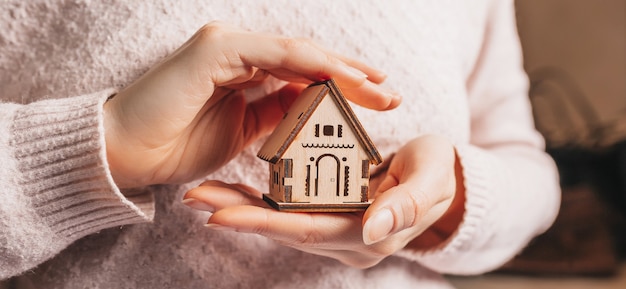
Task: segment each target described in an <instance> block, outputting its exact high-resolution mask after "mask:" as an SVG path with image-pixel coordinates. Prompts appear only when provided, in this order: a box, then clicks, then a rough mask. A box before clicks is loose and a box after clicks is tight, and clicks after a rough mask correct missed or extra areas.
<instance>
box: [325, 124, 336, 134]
mask: <svg viewBox="0 0 626 289" xmlns="http://www.w3.org/2000/svg"><path fill="white" fill-rule="evenodd" d="M334 133H335V127H333V126H332V125H325V126H324V135H326V136H332V135H333V134H334Z"/></svg>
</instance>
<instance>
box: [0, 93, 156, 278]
mask: <svg viewBox="0 0 626 289" xmlns="http://www.w3.org/2000/svg"><path fill="white" fill-rule="evenodd" d="M112 93H113V91H112V90H107V91H101V92H98V93H94V94H91V95H86V96H80V97H73V98H65V99H50V100H43V101H39V102H34V103H31V104H27V105H18V104H11V103H0V112H1V113H0V197H1V198H2V201H1V202H0V240H1V241H0V246H1V247H0V280H1V279H5V278H8V277H11V276H14V275H17V274H20V273H22V272H24V271H26V270H28V269H31V268H33V267H35V266H37V265H38V264H39V263H41V262H43V261H45V260H47V259H49V258H51V257H53V256H54V255H56V254H57V253H58V252H59V251H61V250H62V249H64V248H65V247H66V246H68V245H69V244H70V243H72V242H73V241H75V240H77V239H79V238H81V237H83V236H85V235H88V234H92V233H95V232H97V231H99V230H102V229H105V228H110V227H115V226H120V225H125V224H132V223H139V222H146V221H150V220H151V219H152V218H153V215H154V202H153V198H152V195H151V194H138V195H135V196H134V197H131V198H125V197H124V196H123V195H122V194H121V192H120V191H119V189H118V188H117V187H116V185H115V184H114V182H113V179H112V177H111V174H110V172H109V170H108V166H107V163H106V150H105V147H104V145H105V144H104V128H103V124H102V121H103V117H102V116H103V111H102V110H103V103H104V101H105V100H106V97H107V96H108V95H110V94H112Z"/></svg>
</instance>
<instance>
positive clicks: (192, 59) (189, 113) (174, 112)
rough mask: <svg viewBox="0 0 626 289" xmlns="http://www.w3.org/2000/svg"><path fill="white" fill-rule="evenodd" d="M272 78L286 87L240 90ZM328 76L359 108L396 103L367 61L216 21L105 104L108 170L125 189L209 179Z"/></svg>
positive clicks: (393, 105) (384, 107) (311, 43)
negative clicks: (250, 95)
mask: <svg viewBox="0 0 626 289" xmlns="http://www.w3.org/2000/svg"><path fill="white" fill-rule="evenodd" d="M268 75H272V76H274V77H276V78H279V79H281V80H286V81H288V82H289V83H290V84H289V85H287V86H286V87H284V88H283V89H281V90H279V91H277V92H275V93H273V94H271V95H268V96H266V97H263V98H261V99H259V100H257V101H255V102H253V103H247V102H246V101H245V100H244V95H243V93H242V92H241V90H240V89H242V88H246V87H251V86H255V85H259V84H260V83H262V82H263V81H264V80H265V78H266V77H267V76H268ZM330 77H332V78H334V79H336V80H337V82H338V83H339V84H340V85H341V86H343V87H345V88H346V91H347V93H346V97H347V98H348V99H350V100H352V101H354V102H355V103H357V104H359V105H362V106H365V107H368V108H372V109H377V110H385V109H391V108H393V107H395V106H397V105H398V104H399V101H400V98H399V96H397V95H396V94H395V93H393V92H391V91H389V90H386V89H384V88H382V87H381V86H379V85H378V84H379V83H380V82H381V81H383V79H384V77H385V76H384V74H383V73H382V72H380V71H378V70H376V69H374V68H371V67H369V66H367V65H365V64H363V63H360V62H358V61H355V60H352V59H349V58H347V57H344V56H341V55H338V54H336V53H334V52H331V51H329V50H327V49H324V48H321V47H320V46H319V45H316V44H315V43H313V42H311V41H309V40H305V39H294V38H288V37H283V36H277V35H271V34H263V33H254V32H250V31H246V30H242V29H239V28H236V27H232V26H229V25H227V24H224V23H220V22H214V23H210V24H208V25H206V26H204V27H202V28H201V29H200V30H199V31H198V32H197V33H196V34H194V35H193V36H192V37H191V38H190V39H189V40H188V41H187V42H186V43H184V44H183V45H182V46H181V47H180V48H178V49H177V50H176V51H174V52H173V53H172V54H171V55H169V56H168V57H167V58H165V59H164V60H163V61H161V62H160V63H159V64H157V65H155V66H154V67H152V68H151V69H150V70H149V71H148V72H147V73H146V74H144V75H143V76H142V77H140V78H139V79H138V80H136V81H135V82H133V83H132V84H130V85H129V86H128V87H126V88H124V89H123V90H121V91H120V92H119V93H118V94H117V95H116V96H115V97H114V98H112V99H111V100H109V101H108V102H107V103H106V104H105V107H104V111H105V113H104V127H105V141H106V152H107V160H108V162H109V167H110V170H111V174H112V176H113V178H114V180H115V182H116V184H117V185H118V186H120V187H138V186H144V185H151V184H160V183H182V182H187V181H190V180H193V179H195V178H198V177H201V176H203V175H206V174H208V173H210V172H212V171H214V170H216V169H217V168H219V167H221V166H222V165H224V164H225V163H227V162H228V161H229V160H230V159H232V158H233V157H234V156H235V155H237V154H238V153H239V152H240V151H241V150H242V149H243V148H244V147H245V146H246V145H248V144H249V143H251V142H252V141H253V140H255V139H257V138H258V137H260V136H262V135H264V134H267V133H268V132H270V131H271V130H272V129H273V127H275V126H276V124H277V123H278V121H279V120H280V118H281V117H282V115H283V114H284V111H285V109H286V108H287V107H288V106H289V104H290V103H291V102H292V101H293V99H294V98H295V97H296V96H297V95H298V94H299V93H300V91H301V90H302V89H303V88H304V86H305V85H306V84H308V83H310V82H312V81H319V80H323V79H327V78H330Z"/></svg>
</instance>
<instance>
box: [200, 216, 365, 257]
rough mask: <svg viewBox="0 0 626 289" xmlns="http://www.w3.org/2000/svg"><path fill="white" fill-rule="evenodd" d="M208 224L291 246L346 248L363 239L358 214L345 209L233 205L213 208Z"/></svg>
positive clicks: (350, 247) (351, 247)
mask: <svg viewBox="0 0 626 289" xmlns="http://www.w3.org/2000/svg"><path fill="white" fill-rule="evenodd" d="M209 224H215V225H218V226H221V227H228V228H232V229H233V230H236V231H238V232H245V233H255V234H259V235H262V236H265V237H268V238H270V239H273V240H276V241H278V242H280V243H282V244H284V245H288V246H292V247H307V248H317V249H329V248H332V249H333V250H342V249H345V250H348V249H354V248H353V247H354V244H358V243H362V241H361V240H360V235H361V234H360V224H361V217H360V216H358V215H356V214H348V213H345V214H336V213H335V214H327V213H288V212H279V211H276V210H273V209H267V208H261V207H258V206H234V207H227V208H224V209H222V210H218V211H216V212H215V214H213V216H211V218H210V219H209ZM210 226H211V225H210Z"/></svg>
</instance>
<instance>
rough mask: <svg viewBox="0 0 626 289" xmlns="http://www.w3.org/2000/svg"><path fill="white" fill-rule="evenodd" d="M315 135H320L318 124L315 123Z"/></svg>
mask: <svg viewBox="0 0 626 289" xmlns="http://www.w3.org/2000/svg"><path fill="white" fill-rule="evenodd" d="M315 137H320V125H319V124H316V125H315Z"/></svg>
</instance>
